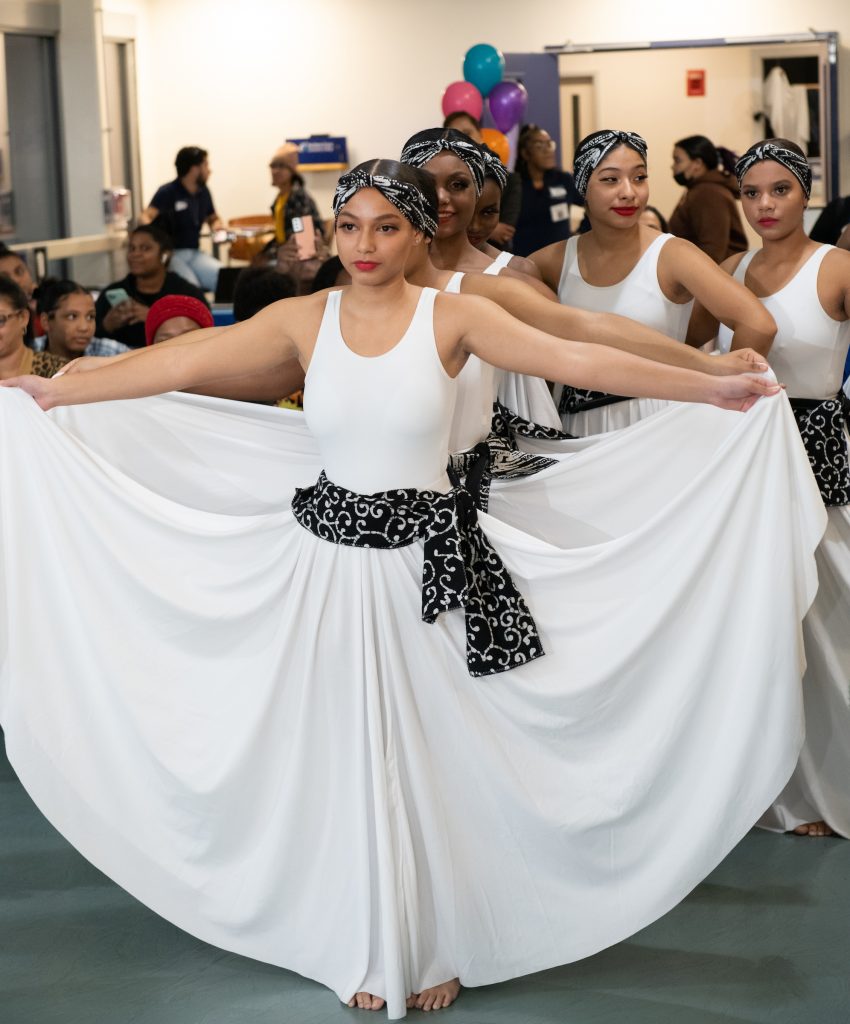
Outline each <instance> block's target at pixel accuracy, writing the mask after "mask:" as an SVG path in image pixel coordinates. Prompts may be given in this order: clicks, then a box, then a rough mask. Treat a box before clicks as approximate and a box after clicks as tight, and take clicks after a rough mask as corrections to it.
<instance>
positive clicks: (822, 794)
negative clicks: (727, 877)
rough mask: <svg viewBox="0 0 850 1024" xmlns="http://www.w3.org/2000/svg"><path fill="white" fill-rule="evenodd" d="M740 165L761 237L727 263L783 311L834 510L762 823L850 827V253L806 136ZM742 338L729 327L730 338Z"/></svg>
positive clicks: (798, 408) (811, 829)
mask: <svg viewBox="0 0 850 1024" xmlns="http://www.w3.org/2000/svg"><path fill="white" fill-rule="evenodd" d="M735 173H736V175H737V178H738V182H739V185H740V189H741V203H742V205H743V209H744V215H745V216H746V218H747V221H748V222H749V224H750V226H751V227H752V228H753V230H754V231H756V232H757V233H758V234H759V235H760V236H761V239H762V247H761V249H758V250H755V251H752V252H748V253H743V254H742V253H738V254H736V255H734V256H731V257H730V258H729V259H728V260H726V262H725V263H724V264H723V269H724V270H726V271H727V273H729V274H731V275H733V277H734V278H735V279H736V280H737V281H739V282H740V283H741V284H743V285H745V286H746V287H747V288H749V289H750V291H751V292H752V293H753V294H754V295H755V296H756V297H757V298H758V300H759V301H760V302H762V303H763V304H764V306H765V308H766V309H767V310H768V311H769V312H770V314H771V315H772V316H773V318H774V320H775V321H776V324H777V327H778V330H777V333H776V338H775V339H774V341H773V344H772V345H765V346H764V347H763V348H762V352H763V353H764V354H765V355H766V356H768V357H769V359H770V363H771V366H772V367H773V369H774V372H775V373H776V375H777V377H778V378H779V380H781V381H782V383H783V384H785V385H786V387H787V389H788V395H789V397H790V400H791V407H792V409H793V410H794V415H795V418H796V420H797V425H798V427H799V429H800V434H801V436H802V438H803V443H804V444H805V447H806V450H807V452H808V455H809V461H810V463H811V467H812V470H813V472H814V474H815V479H816V480H817V482H818V486H819V488H820V493H821V497H822V498H823V502H824V504H825V505H826V508H827V513H828V518H829V524H828V526H827V531H826V534H825V535H824V539H823V542H822V543H821V546H820V547H819V548H818V551H817V565H818V576H819V578H820V588H819V590H818V595H817V597H816V599H815V602H814V604H813V605H812V608H811V610H810V612H809V614H808V615H807V616H806V619H805V622H804V623H803V633H804V638H805V643H806V660H807V663H808V664H807V669H806V675H805V677H804V679H803V696H804V698H805V705H806V741H805V744H804V746H803V749H802V751H801V753H800V760H799V763H798V765H797V770H796V771H795V773H794V776H793V778H792V779H791V781H790V783H789V784H788V786H787V788H786V790H785V791H784V792H783V793H782V795H781V796H780V798H779V800H777V802H776V803H775V804H774V805H773V807H771V809H770V811H769V812H768V814H767V815H766V816H765V818H764V819H763V821H762V824H763V825H764V826H765V827H767V828H773V829H778V830H782V831H790V830H793V831H794V832H797V833H798V834H800V835H809V836H823V835H830V834H832V832H838V833H840V834H841V835H843V836H844V837H845V838H848V839H850V785H848V780H850V703H848V690H847V686H848V680H850V432H848V420H850V399H848V397H847V395H846V394H845V393H844V392H843V391H842V389H841V384H842V376H843V368H844V363H845V360H846V358H847V352H848V348H850V253H847V252H844V251H843V250H841V249H836V248H835V247H834V246H831V245H822V244H820V243H818V242H813V241H812V240H811V239H810V238H809V237H808V236H807V235H806V230H805V227H804V226H803V211H804V210H805V208H806V206H807V204H808V200H809V194H810V192H811V188H812V171H811V167H810V166H809V163H808V161H807V160H806V157H805V155H804V154H803V151H802V150H801V149H800V147H799V146H798V145H797V144H796V143H794V142H790V141H789V140H788V139H768V140H766V141H764V142H758V143H756V144H755V145H754V146H751V147H750V149H748V150H747V152H746V153H745V154H744V155H743V157H741V159H740V160H739V161H738V164H737V166H736V168H735ZM694 322H695V328H696V329H698V330H699V331H700V332H701V336H703V337H707V336H713V335H714V332H715V331H716V330H717V327H718V325H717V322H716V321H715V320H714V319H713V318H712V317H711V316H710V315H709V314H707V313H706V311H705V310H703V309H701V308H700V307H697V309H696V310H695V312H694ZM736 344H737V342H736V340H735V339H734V338H733V337H732V336H731V334H730V332H729V331H728V330H727V329H726V328H724V327H721V328H720V333H719V336H718V345H719V347H720V348H721V349H722V350H723V351H728V350H729V349H730V348H734V347H735V345H736Z"/></svg>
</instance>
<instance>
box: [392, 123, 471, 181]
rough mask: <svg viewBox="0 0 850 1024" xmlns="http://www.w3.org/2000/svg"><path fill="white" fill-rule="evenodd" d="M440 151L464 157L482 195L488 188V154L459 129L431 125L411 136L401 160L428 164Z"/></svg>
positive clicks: (413, 164) (418, 165)
mask: <svg viewBox="0 0 850 1024" xmlns="http://www.w3.org/2000/svg"><path fill="white" fill-rule="evenodd" d="M440 153H451V154H452V155H453V156H456V157H457V158H458V159H459V160H463V162H464V163H465V164H466V166H467V167H468V168H469V170H470V173H471V174H472V180H473V181H474V182H475V190H476V192H477V193H478V195H481V189H482V188H483V187H484V173H485V171H484V167H485V165H484V153H483V152H482V151H481V147H480V146H479V145H478V143H477V142H473V141H472V139H470V138H469V136H468V135H464V134H463V132H459V131H457V129H456V128H430V129H428V131H424V132H419V133H418V134H416V135H413V136H411V138H409V139H408V140H407V142H405V144H404V148H403V149H402V151H401V162H402V163H403V164H410V165H411V167H424V166H425V164H427V163H428V161H429V160H433V159H434V157H435V156H439V155H440Z"/></svg>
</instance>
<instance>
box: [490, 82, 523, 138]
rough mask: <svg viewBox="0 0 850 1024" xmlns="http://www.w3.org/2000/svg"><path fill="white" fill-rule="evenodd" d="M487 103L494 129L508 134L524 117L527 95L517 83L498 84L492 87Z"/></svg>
mask: <svg viewBox="0 0 850 1024" xmlns="http://www.w3.org/2000/svg"><path fill="white" fill-rule="evenodd" d="M487 102H488V104H489V106H490V114H491V115H492V117H493V121H494V123H495V125H496V127H497V128H498V129H499V131H500V132H509V131H510V130H511V128H513V127H514V126H515V125H518V124H519V123H520V121H521V120H522V119H523V117H524V116H525V108H526V107H527V106H528V93H527V92H526V90H525V86H524V85H521V84H520V83H519V82H499V84H498V85H494V86H493V88H492V90H491V91H490V96H489V98H488V100H487Z"/></svg>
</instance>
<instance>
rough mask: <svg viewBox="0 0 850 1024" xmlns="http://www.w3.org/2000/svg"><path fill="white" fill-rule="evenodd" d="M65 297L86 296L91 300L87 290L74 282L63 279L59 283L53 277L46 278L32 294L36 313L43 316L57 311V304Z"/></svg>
mask: <svg viewBox="0 0 850 1024" xmlns="http://www.w3.org/2000/svg"><path fill="white" fill-rule="evenodd" d="M67 295H88V296H89V298H91V292H90V291H89V290H88V288H84V287H83V286H82V285H81V284H77V282H76V281H70V280H69V279H68V278H63V279H62V280H61V281H60V280H58V279H57V278H55V277H46V278H45V279H44V280H43V281H42V282H41V284H40V285H39V286H38V288H36V290H35V292H34V293H33V296H34V298H35V301H36V311H37V312H38V313H40V314H42V315H44V316H49V315H50V314H51V313H54V312H55V311H56V310H57V309H58V307H59V303H60V302H61V301H62V300H63V299H64V298H65V297H66V296H67Z"/></svg>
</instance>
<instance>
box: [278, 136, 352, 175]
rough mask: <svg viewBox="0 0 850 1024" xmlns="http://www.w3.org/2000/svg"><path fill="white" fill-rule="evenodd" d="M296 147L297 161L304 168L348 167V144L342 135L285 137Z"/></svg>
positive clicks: (338, 168) (339, 168)
mask: <svg viewBox="0 0 850 1024" xmlns="http://www.w3.org/2000/svg"><path fill="white" fill-rule="evenodd" d="M286 141H287V142H294V143H295V145H296V146H297V147H298V163H299V164H300V165H301V166H302V167H303V168H304V169H305V170H308V171H309V170H310V168H311V167H312V168H317V166H321V167H322V168H325V169H331V168H333V169H337V170H342V169H343V168H345V167H348V146H347V144H346V139H345V137H344V136H342V135H311V136H310V138H309V139H287V140H286Z"/></svg>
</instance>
